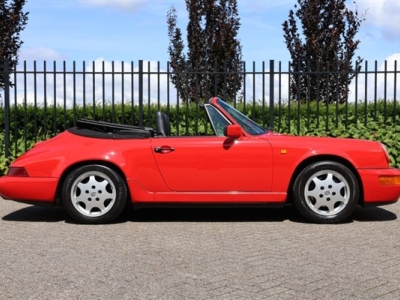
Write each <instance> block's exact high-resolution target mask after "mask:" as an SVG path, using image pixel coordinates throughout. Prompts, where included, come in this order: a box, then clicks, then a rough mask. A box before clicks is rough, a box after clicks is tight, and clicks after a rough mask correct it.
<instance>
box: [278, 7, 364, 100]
mask: <svg viewBox="0 0 400 300" xmlns="http://www.w3.org/2000/svg"><path fill="white" fill-rule="evenodd" d="M345 2H346V1H345V0H325V1H320V0H297V3H298V4H295V6H294V8H295V12H294V11H293V10H290V12H289V19H288V20H287V21H285V22H283V24H282V26H283V31H284V38H285V41H286V46H287V48H288V50H289V52H290V55H291V59H292V61H291V63H290V69H291V71H292V74H291V77H290V97H291V99H296V100H307V101H309V100H324V101H325V102H328V103H331V102H336V101H339V102H344V101H345V100H346V98H347V96H348V92H349V90H348V86H349V84H350V82H351V80H352V79H353V78H354V77H355V76H356V74H357V72H359V71H360V70H361V62H362V59H361V58H360V57H357V59H356V62H355V64H353V62H352V60H353V57H354V54H355V51H356V50H357V48H358V46H359V44H360V40H357V39H355V36H356V34H357V32H358V30H359V28H360V25H361V23H362V21H364V20H365V19H364V16H361V17H360V16H359V15H358V12H357V10H355V11H352V10H350V9H349V8H348V7H346V4H345ZM299 24H300V25H301V30H302V35H300V33H299V30H300V28H299V27H298V26H299ZM309 72H317V73H318V74H314V75H311V74H310V73H309Z"/></svg>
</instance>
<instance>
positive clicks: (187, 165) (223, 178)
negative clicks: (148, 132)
mask: <svg viewBox="0 0 400 300" xmlns="http://www.w3.org/2000/svg"><path fill="white" fill-rule="evenodd" d="M151 146H152V151H153V154H154V157H155V160H156V162H157V165H158V168H159V171H160V173H161V175H162V177H163V179H164V181H165V183H166V185H167V186H168V188H170V189H171V190H172V191H176V192H227V191H229V192H234V191H237V192H256V191H270V190H271V183H272V167H273V161H272V150H271V146H270V144H269V142H268V141H267V140H266V139H263V138H257V137H245V136H242V137H241V138H239V139H232V138H228V137H225V136H204V137H199V136H196V137H163V138H154V139H152V142H151Z"/></svg>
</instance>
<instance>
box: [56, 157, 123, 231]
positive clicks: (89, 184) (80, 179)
mask: <svg viewBox="0 0 400 300" xmlns="http://www.w3.org/2000/svg"><path fill="white" fill-rule="evenodd" d="M61 200H62V203H63V206H64V208H65V209H66V211H67V212H68V214H69V215H70V216H71V217H72V218H73V219H75V220H76V221H78V222H79V223H85V224H104V223H109V222H111V221H112V220H114V219H115V218H116V217H118V216H119V215H120V214H121V212H122V211H123V210H124V208H125V206H126V202H127V188H126V185H125V182H124V180H123V179H122V178H121V176H120V175H119V174H118V173H117V172H115V171H114V170H112V169H110V168H108V167H106V166H102V165H87V166H83V167H79V168H76V169H74V170H73V171H72V172H70V173H69V174H68V175H67V177H66V178H65V180H64V183H63V185H62V190H61Z"/></svg>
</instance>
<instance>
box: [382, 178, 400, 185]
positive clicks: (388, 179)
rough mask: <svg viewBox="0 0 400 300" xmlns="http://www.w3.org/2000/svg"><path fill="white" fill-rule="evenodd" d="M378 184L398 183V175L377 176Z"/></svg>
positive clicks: (399, 182) (399, 180)
mask: <svg viewBox="0 0 400 300" xmlns="http://www.w3.org/2000/svg"><path fill="white" fill-rule="evenodd" d="M379 183H380V185H400V176H379Z"/></svg>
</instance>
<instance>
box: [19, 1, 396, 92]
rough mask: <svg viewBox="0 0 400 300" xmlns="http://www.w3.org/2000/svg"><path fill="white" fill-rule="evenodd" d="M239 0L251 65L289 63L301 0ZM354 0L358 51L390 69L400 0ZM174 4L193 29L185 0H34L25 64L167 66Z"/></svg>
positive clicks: (29, 3) (243, 39)
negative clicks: (290, 22)
mask: <svg viewBox="0 0 400 300" xmlns="http://www.w3.org/2000/svg"><path fill="white" fill-rule="evenodd" d="M237 3H238V10H239V17H240V21H241V26H240V30H239V34H238V39H239V40H240V42H241V44H242V47H243V48H242V55H243V60H244V61H245V62H246V65H247V66H248V68H251V67H250V66H251V65H252V63H253V62H255V64H256V66H257V68H260V67H261V64H262V62H263V61H264V62H266V65H267V66H268V62H269V60H275V61H281V62H282V64H283V65H284V66H287V64H288V61H289V60H290V55H289V51H288V50H287V48H286V45H285V43H284V38H283V30H282V23H283V22H284V21H285V20H287V19H288V13H289V10H290V9H293V8H294V5H295V4H296V3H297V1H296V0H238V1H237ZM346 3H347V5H348V7H349V8H350V9H352V10H355V9H357V10H358V12H359V14H360V15H363V14H365V21H364V22H363V23H362V24H361V28H360V31H359V33H358V35H357V38H358V39H360V41H361V44H360V46H359V49H358V50H357V52H356V56H360V57H361V58H363V59H364V60H366V61H368V63H369V66H373V65H374V63H375V61H377V64H378V65H379V68H380V69H381V70H382V68H383V64H384V62H385V60H386V61H387V64H388V68H389V69H390V68H392V69H393V64H394V63H393V62H394V60H399V61H400V22H398V16H399V14H400V0H356V1H355V3H356V4H354V3H353V1H347V2H346ZM171 6H174V7H175V9H176V10H177V13H178V27H180V28H181V29H182V31H183V32H186V25H187V15H188V13H187V10H186V5H185V1H184V0H27V4H26V6H25V11H27V12H29V20H28V23H27V26H26V28H25V30H24V31H23V32H22V33H21V40H22V41H23V45H22V47H21V49H20V54H19V57H20V65H21V62H22V61H24V60H26V61H27V62H28V63H31V62H32V61H38V62H39V63H40V62H42V61H50V62H52V61H57V63H58V62H62V61H66V62H67V63H68V64H70V63H71V62H72V61H76V62H77V63H78V64H79V63H80V64H82V62H83V61H85V62H87V63H88V65H90V64H91V62H95V64H96V66H98V65H101V62H102V61H105V63H106V65H107V66H108V68H109V66H110V62H111V61H115V62H119V63H120V62H122V61H123V62H131V61H133V62H135V64H136V63H137V61H138V60H145V61H151V62H154V61H159V62H160V64H161V66H162V67H163V68H165V66H166V64H167V61H168V60H169V56H168V53H167V49H168V44H169V40H168V35H167V24H166V14H167V12H168V10H169V9H170V8H171ZM399 64H400V63H399ZM398 69H400V66H399V67H398ZM398 77H399V78H400V76H398ZM362 88H363V86H362V85H361V87H360V90H362ZM398 88H399V86H398ZM380 89H381V90H382V86H381V87H380ZM100 92H101V91H100ZM28 94H29V91H28ZM67 94H69V95H70V91H69V92H68V91H67ZM399 94H400V91H399ZM120 96H121V97H124V95H120ZM93 97H97V96H93ZM286 97H287V95H286Z"/></svg>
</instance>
